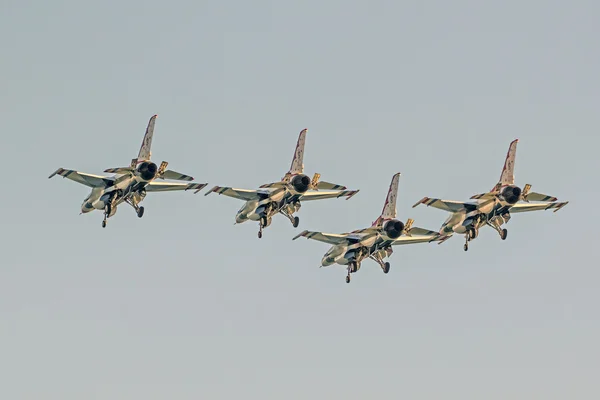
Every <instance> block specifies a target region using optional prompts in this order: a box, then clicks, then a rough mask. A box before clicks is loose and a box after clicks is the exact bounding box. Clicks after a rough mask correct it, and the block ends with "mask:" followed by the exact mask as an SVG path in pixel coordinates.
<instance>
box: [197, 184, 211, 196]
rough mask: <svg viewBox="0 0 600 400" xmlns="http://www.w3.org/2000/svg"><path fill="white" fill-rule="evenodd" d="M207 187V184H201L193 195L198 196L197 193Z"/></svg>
mask: <svg viewBox="0 0 600 400" xmlns="http://www.w3.org/2000/svg"><path fill="white" fill-rule="evenodd" d="M207 186H208V183H202V184H201V186H200V187H199V188H198V189H196V190H194V194H198V192H199V191H201V190H202V189H204V188H205V187H207Z"/></svg>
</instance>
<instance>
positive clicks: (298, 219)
mask: <svg viewBox="0 0 600 400" xmlns="http://www.w3.org/2000/svg"><path fill="white" fill-rule="evenodd" d="M299 223H300V218H298V217H294V220H293V221H292V226H293V227H294V228H297V227H298V224H299Z"/></svg>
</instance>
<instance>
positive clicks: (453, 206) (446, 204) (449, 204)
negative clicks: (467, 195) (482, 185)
mask: <svg viewBox="0 0 600 400" xmlns="http://www.w3.org/2000/svg"><path fill="white" fill-rule="evenodd" d="M419 204H425V205H426V206H428V207H434V208H438V209H440V210H444V211H448V212H457V211H460V210H463V209H466V208H468V207H469V206H473V205H474V204H471V203H465V202H462V201H454V200H442V199H434V198H431V197H423V198H422V199H421V200H419V201H418V202H416V203H415V204H414V205H413V208H415V207H416V206H418V205H419Z"/></svg>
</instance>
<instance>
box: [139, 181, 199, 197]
mask: <svg viewBox="0 0 600 400" xmlns="http://www.w3.org/2000/svg"><path fill="white" fill-rule="evenodd" d="M206 185H208V183H179V182H156V181H152V182H150V183H148V185H146V191H147V192H170V191H174V190H185V191H187V190H193V191H194V194H196V193H198V192H199V191H201V190H202V189H203V188H204V187H206Z"/></svg>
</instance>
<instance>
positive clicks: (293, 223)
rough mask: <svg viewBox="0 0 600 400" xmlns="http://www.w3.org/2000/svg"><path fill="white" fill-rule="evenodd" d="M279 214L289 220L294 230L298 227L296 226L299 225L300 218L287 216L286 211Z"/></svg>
mask: <svg viewBox="0 0 600 400" xmlns="http://www.w3.org/2000/svg"><path fill="white" fill-rule="evenodd" d="M279 213H280V214H282V215H285V216H286V218H287V219H289V220H290V222H291V223H292V226H293V227H294V228H297V227H298V224H299V223H300V218H298V217H294V216H293V215H292V214H289V213H288V211H286V210H280V211H279Z"/></svg>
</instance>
